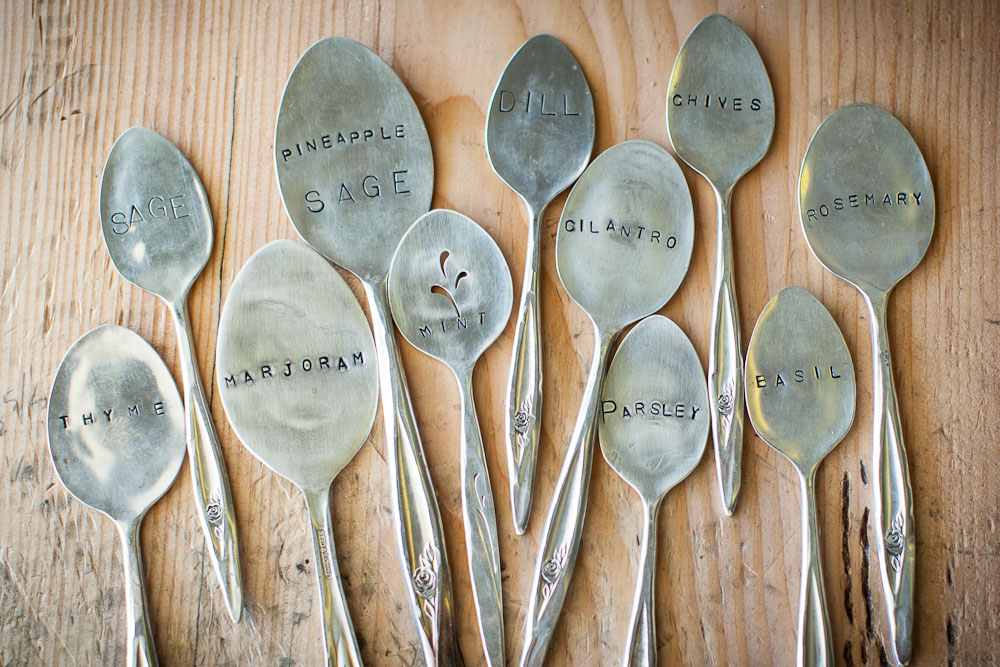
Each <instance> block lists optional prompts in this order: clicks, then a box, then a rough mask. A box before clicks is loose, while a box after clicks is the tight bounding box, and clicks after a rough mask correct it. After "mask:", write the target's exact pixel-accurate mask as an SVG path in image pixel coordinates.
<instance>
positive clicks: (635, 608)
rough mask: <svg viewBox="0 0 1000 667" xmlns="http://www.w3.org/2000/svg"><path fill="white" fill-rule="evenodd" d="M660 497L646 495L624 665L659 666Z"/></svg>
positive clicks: (638, 666)
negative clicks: (658, 520) (657, 549)
mask: <svg viewBox="0 0 1000 667" xmlns="http://www.w3.org/2000/svg"><path fill="white" fill-rule="evenodd" d="M660 500H661V499H660V498H657V499H656V500H654V501H652V502H650V501H648V500H646V499H645V498H643V499H642V522H643V524H644V525H645V530H644V531H643V533H642V550H641V551H640V552H639V579H638V581H636V586H635V599H634V600H633V601H632V616H631V620H630V621H629V631H628V638H627V639H626V640H625V659H624V660H622V667H656V606H655V604H654V602H655V601H656V595H655V585H656V516H657V513H658V512H659V509H660Z"/></svg>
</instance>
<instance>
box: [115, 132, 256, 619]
mask: <svg viewBox="0 0 1000 667" xmlns="http://www.w3.org/2000/svg"><path fill="white" fill-rule="evenodd" d="M101 229H102V231H103V232H104V244H105V246H106V247H107V249H108V254H110V255H111V261H112V263H113V264H114V265H115V268H116V269H117V270H118V273H120V274H121V276H122V277H123V278H125V279H126V280H128V281H129V282H130V283H132V284H134V285H137V286H139V287H141V288H143V289H145V290H148V291H150V292H152V293H153V294H156V295H157V296H159V297H160V298H161V299H163V300H164V301H165V302H166V304H167V305H168V306H169V307H170V314H171V315H172V317H173V320H174V329H175V330H176V332H177V350H178V354H179V355H180V362H181V376H182V379H183V384H184V423H185V433H186V439H187V449H188V460H189V461H190V464H191V466H190V467H191V479H192V480H193V482H194V484H193V488H194V496H195V503H196V505H197V509H198V520H199V522H200V523H201V528H202V531H204V533H205V539H206V541H207V542H208V546H209V549H208V553H209V556H210V558H211V560H212V566H213V568H214V569H215V574H216V576H217V577H218V578H219V583H220V584H221V586H222V590H223V592H224V593H225V598H226V607H227V610H228V611H229V616H230V617H231V618H232V619H233V620H234V621H238V620H239V619H240V615H241V614H242V613H243V584H242V580H241V576H240V559H239V558H240V555H239V549H238V545H237V542H236V517H235V514H234V513H233V499H232V496H231V494H230V491H229V476H228V475H227V474H226V464H225V461H224V460H223V458H222V451H221V450H220V449H219V440H218V437H217V436H216V434H215V426H214V425H213V423H212V413H211V410H210V409H209V406H208V402H207V401H206V400H205V391H204V389H202V385H201V376H200V374H199V372H198V365H197V361H196V359H195V349H194V340H193V338H192V336H191V322H190V320H189V319H188V312H187V295H188V291H189V290H190V289H191V285H192V284H193V283H194V281H195V280H196V279H197V278H198V274H200V273H201V270H202V269H203V268H204V267H205V263H206V262H208V257H209V255H210V254H211V252H212V213H211V211H210V210H209V207H208V197H207V196H206V195H205V189H204V188H203V187H202V185H201V181H200V180H199V179H198V175H197V174H196V173H195V171H194V169H193V168H192V167H191V164H190V163H189V162H188V161H187V159H186V158H185V157H184V156H183V155H182V154H181V152H180V151H179V150H177V147H176V146H174V145H173V144H172V143H170V142H169V141H167V140H166V139H164V138H163V137H161V136H160V135H159V134H157V133H156V132H154V131H153V130H150V129H148V128H145V127H133V128H131V129H129V130H126V131H125V132H124V133H123V134H122V135H121V136H120V137H118V141H116V142H115V145H114V146H113V147H112V148H111V153H110V155H108V161H107V163H106V164H105V165H104V176H103V178H102V181H101Z"/></svg>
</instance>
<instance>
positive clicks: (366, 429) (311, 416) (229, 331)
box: [216, 241, 378, 665]
mask: <svg viewBox="0 0 1000 667" xmlns="http://www.w3.org/2000/svg"><path fill="white" fill-rule="evenodd" d="M216 381H217V383H218V385H219V390H220V395H221V397H222V406H223V408H224V409H225V411H226V415H227V416H228V417H229V421H230V423H231V424H232V426H233V430H234V431H235V432H236V435H237V436H239V438H240V440H241V441H242V442H243V444H244V445H245V446H246V447H247V449H249V450H250V452H251V453H253V455H254V456H256V457H257V458H258V459H260V460H261V461H262V462H263V463H264V464H265V465H267V466H268V467H269V468H271V469H272V470H274V471H275V472H276V473H278V474H279V475H281V476H282V477H285V478H286V479H288V480H289V481H291V482H292V483H293V484H295V485H296V486H298V487H299V488H300V489H301V490H302V492H303V493H304V494H305V497H306V505H307V506H308V508H309V514H310V519H311V521H310V525H311V526H312V531H313V547H314V552H315V557H316V576H317V583H318V586H319V593H320V601H321V606H322V609H323V631H324V639H325V645H324V648H325V651H326V657H327V663H328V664H329V665H344V664H350V665H360V664H361V655H360V650H359V648H358V643H357V639H356V638H355V635H354V627H353V624H352V623H351V618H350V614H349V613H348V610H347V603H346V601H345V599H344V590H343V585H342V584H341V580H340V570H339V568H338V566H337V558H336V551H335V549H334V546H333V532H332V530H331V527H332V520H331V516H330V485H331V484H332V483H333V479H334V478H335V477H336V476H337V474H338V473H339V472H340V471H341V470H342V469H343V468H344V466H345V465H347V463H348V462H349V461H350V460H351V459H352V458H354V455H355V454H356V453H357V451H358V450H359V449H360V448H361V445H362V444H363V443H364V441H365V439H366V438H367V437H368V434H369V433H370V432H371V427H372V424H373V423H374V422H375V410H376V408H377V406H378V370H377V367H376V360H375V343H374V341H373V339H372V334H371V329H370V328H369V326H368V320H367V319H366V318H365V314H364V312H363V311H362V310H361V306H360V305H359V304H358V302H357V299H356V298H355V297H354V293H353V292H351V290H350V288H349V287H348V286H347V283H345V282H344V279H343V278H341V277H340V274H339V273H337V271H336V269H334V268H333V267H332V266H330V264H329V263H328V262H327V261H326V260H325V259H323V257H322V256H320V255H319V254H318V253H316V252H314V251H313V250H310V249H309V248H307V247H305V246H303V245H300V244H298V243H294V242H291V241H274V242H272V243H269V244H268V245H266V246H264V247H263V248H261V249H260V250H259V251H257V252H256V253H255V254H254V255H253V256H252V257H251V258H250V260H249V261H248V262H247V263H246V265H245V266H244V267H243V269H242V270H241V271H240V273H239V274H238V275H237V277H236V280H235V281H234V282H233V287H232V289H231V290H230V291H229V296H228V297H227V299H226V304H225V306H224V307H223V310H222V317H221V319H220V322H219V342H218V355H217V363H216Z"/></svg>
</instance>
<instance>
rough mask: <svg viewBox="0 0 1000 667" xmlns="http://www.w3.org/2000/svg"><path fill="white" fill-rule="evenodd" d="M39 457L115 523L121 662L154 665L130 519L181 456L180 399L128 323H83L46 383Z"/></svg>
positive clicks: (158, 492)
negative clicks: (123, 628) (121, 583)
mask: <svg viewBox="0 0 1000 667" xmlns="http://www.w3.org/2000/svg"><path fill="white" fill-rule="evenodd" d="M47 422H48V440H49V454H50V455H51V456H52V463H53V465H54V466H55V469H56V474H57V475H58V476H59V480H60V481H61V482H62V483H63V485H64V486H65V487H66V489H67V490H68V491H69V492H70V493H71V494H72V495H73V496H74V497H75V498H76V499H77V500H79V501H80V502H82V503H83V504H85V505H87V506H88V507H92V508H93V509H96V510H97V511H99V512H101V513H102V514H105V515H106V516H107V517H108V518H110V519H111V520H112V521H114V522H115V525H116V526H117V527H118V532H119V536H120V538H121V542H122V564H123V566H124V568H125V609H126V616H127V619H128V621H127V628H128V639H127V646H128V665H129V667H132V666H134V665H136V664H143V665H145V666H146V667H150V666H153V667H155V665H156V664H157V659H156V652H155V647H154V645H153V635H152V630H151V628H150V625H149V620H148V616H147V614H146V594H145V590H144V588H143V574H142V558H141V556H140V553H139V524H140V522H141V521H142V517H143V516H144V515H145V514H146V511H147V510H148V509H149V508H150V507H152V506H153V504H154V503H155V502H156V501H157V500H159V498H160V497H161V496H162V495H163V494H164V493H166V491H167V489H169V488H170V486H171V484H173V482H174V479H175V478H176V477H177V473H178V472H179V471H180V468H181V464H182V463H183V462H184V451H185V450H184V406H183V404H182V402H181V396H180V394H179V393H178V392H177V386H176V385H175V384H174V380H173V377H171V375H170V371H169V370H168V369H167V367H166V365H165V364H164V363H163V360H162V359H160V356H159V355H158V354H157V353H156V350H154V349H153V348H152V347H151V346H150V345H149V343H147V342H146V341H144V340H143V339H142V338H140V337H139V336H138V334H135V333H133V332H132V331H130V330H129V329H126V328H124V327H119V326H114V325H107V326H102V327H98V328H96V329H93V330H91V331H90V332H88V333H87V334H85V335H84V336H82V337H81V338H80V339H79V340H77V341H76V342H75V343H74V344H73V346H72V347H71V348H70V349H69V351H68V352H67V353H66V355H65V356H64V357H63V360H62V363H60V364H59V370H58V371H57V372H56V377H55V379H54V380H53V382H52V392H51V394H50V395H49V406H48V419H47Z"/></svg>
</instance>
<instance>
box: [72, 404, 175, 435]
mask: <svg viewBox="0 0 1000 667" xmlns="http://www.w3.org/2000/svg"><path fill="white" fill-rule="evenodd" d="M166 413H167V411H166V408H165V407H164V405H163V401H160V400H156V401H152V402H148V403H143V402H140V401H136V402H135V403H133V404H132V405H120V406H99V407H97V409H96V410H92V411H88V412H82V413H80V414H79V415H59V416H58V417H57V419H58V420H59V421H60V422H61V423H62V426H63V429H68V428H70V427H71V426H74V425H80V426H93V425H95V424H107V423H109V422H112V421H117V420H119V419H136V418H139V417H142V416H143V415H147V416H148V415H152V416H154V417H162V416H163V415H165V414H166Z"/></svg>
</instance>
